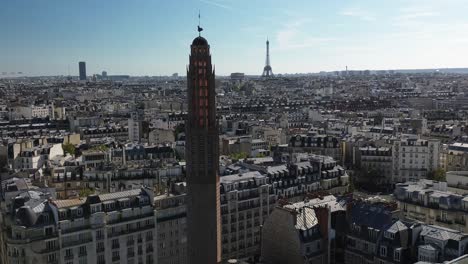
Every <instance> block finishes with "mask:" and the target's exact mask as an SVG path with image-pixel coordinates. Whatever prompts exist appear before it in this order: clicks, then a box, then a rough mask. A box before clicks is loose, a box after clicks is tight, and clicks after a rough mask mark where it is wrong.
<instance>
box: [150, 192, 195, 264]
mask: <svg viewBox="0 0 468 264" xmlns="http://www.w3.org/2000/svg"><path fill="white" fill-rule="evenodd" d="M178 185H184V184H183V183H179V184H178ZM176 189H177V190H169V191H168V192H167V193H166V194H162V195H157V196H155V197H154V206H155V209H156V219H157V237H158V261H157V263H158V264H185V263H187V233H186V229H187V208H186V204H185V199H186V194H185V190H181V189H180V188H176ZM182 189H185V188H182Z"/></svg>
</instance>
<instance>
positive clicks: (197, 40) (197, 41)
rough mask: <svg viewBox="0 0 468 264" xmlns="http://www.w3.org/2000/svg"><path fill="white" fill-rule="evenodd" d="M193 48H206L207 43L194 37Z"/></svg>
mask: <svg viewBox="0 0 468 264" xmlns="http://www.w3.org/2000/svg"><path fill="white" fill-rule="evenodd" d="M192 45H193V46H208V41H207V40H206V39H205V38H204V37H201V36H200V37H196V38H195V39H194V40H193V42H192Z"/></svg>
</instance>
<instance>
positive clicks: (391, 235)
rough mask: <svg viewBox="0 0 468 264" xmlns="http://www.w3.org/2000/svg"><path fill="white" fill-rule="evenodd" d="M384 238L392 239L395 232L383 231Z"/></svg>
mask: <svg viewBox="0 0 468 264" xmlns="http://www.w3.org/2000/svg"><path fill="white" fill-rule="evenodd" d="M384 234H385V238H388V239H394V238H395V233H392V232H385V233H384Z"/></svg>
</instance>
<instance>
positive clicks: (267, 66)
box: [262, 37, 273, 77]
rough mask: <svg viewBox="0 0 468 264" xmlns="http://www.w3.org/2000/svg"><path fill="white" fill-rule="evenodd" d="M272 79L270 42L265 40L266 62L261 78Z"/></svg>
mask: <svg viewBox="0 0 468 264" xmlns="http://www.w3.org/2000/svg"><path fill="white" fill-rule="evenodd" d="M270 76H271V77H273V71H272V69H271V65H270V41H269V40H268V37H267V40H266V60H265V67H263V73H262V77H270Z"/></svg>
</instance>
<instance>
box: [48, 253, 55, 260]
mask: <svg viewBox="0 0 468 264" xmlns="http://www.w3.org/2000/svg"><path fill="white" fill-rule="evenodd" d="M56 260H57V255H56V254H55V253H53V254H49V255H47V262H55V261H56Z"/></svg>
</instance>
